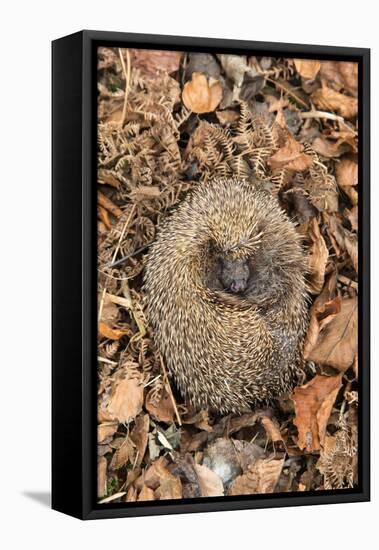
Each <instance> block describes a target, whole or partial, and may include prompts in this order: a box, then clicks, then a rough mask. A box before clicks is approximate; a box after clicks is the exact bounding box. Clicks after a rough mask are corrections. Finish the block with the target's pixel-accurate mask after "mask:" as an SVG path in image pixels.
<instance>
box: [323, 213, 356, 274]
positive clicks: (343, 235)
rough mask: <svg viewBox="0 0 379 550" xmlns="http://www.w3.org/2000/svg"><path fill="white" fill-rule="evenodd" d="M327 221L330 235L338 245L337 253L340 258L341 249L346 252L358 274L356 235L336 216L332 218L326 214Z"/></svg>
mask: <svg viewBox="0 0 379 550" xmlns="http://www.w3.org/2000/svg"><path fill="white" fill-rule="evenodd" d="M324 217H325V220H326V221H327V224H328V231H329V235H330V237H331V239H332V242H333V245H335V243H337V245H338V246H337V247H335V248H336V253H337V255H338V256H339V255H340V250H339V249H338V247H340V248H341V249H342V250H345V251H346V252H347V253H348V255H349V256H350V258H351V261H352V262H353V266H354V269H355V271H356V272H357V273H358V238H357V235H356V234H355V233H351V232H350V231H349V230H348V229H345V227H343V226H342V223H340V222H339V219H338V218H337V217H336V216H330V215H328V214H324Z"/></svg>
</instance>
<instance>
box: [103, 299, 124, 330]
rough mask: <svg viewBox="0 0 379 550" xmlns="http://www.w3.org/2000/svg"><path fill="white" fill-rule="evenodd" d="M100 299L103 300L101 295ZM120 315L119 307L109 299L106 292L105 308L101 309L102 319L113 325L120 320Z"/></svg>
mask: <svg viewBox="0 0 379 550" xmlns="http://www.w3.org/2000/svg"><path fill="white" fill-rule="evenodd" d="M99 300H101V296H99ZM119 316H120V312H119V309H118V307H117V306H116V305H115V304H113V303H112V301H111V300H110V299H109V295H108V294H105V295H104V302H103V309H102V311H101V321H102V322H103V323H104V324H105V325H108V326H111V325H113V324H114V323H115V322H116V321H117V320H118V318H119ZM107 328H108V327H107ZM105 330H106V329H105Z"/></svg>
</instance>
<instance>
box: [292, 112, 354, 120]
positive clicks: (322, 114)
mask: <svg viewBox="0 0 379 550" xmlns="http://www.w3.org/2000/svg"><path fill="white" fill-rule="evenodd" d="M299 115H300V118H325V119H327V120H336V121H337V122H345V121H344V119H343V117H342V116H339V115H335V114H334V113H328V112H326V111H306V112H301V113H299Z"/></svg>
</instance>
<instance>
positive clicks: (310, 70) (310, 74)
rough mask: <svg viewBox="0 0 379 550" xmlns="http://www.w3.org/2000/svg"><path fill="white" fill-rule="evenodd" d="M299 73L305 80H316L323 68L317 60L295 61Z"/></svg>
mask: <svg viewBox="0 0 379 550" xmlns="http://www.w3.org/2000/svg"><path fill="white" fill-rule="evenodd" d="M293 61H294V64H295V67H296V70H297V72H298V73H299V75H300V76H301V77H303V78H304V79H305V80H314V79H315V78H316V76H317V75H318V72H319V70H320V68H321V63H320V61H318V60H317V59H294V60H293Z"/></svg>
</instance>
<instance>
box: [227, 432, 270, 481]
mask: <svg viewBox="0 0 379 550" xmlns="http://www.w3.org/2000/svg"><path fill="white" fill-rule="evenodd" d="M232 442H233V445H234V447H235V449H236V451H237V454H238V462H239V464H240V466H241V468H242V472H243V473H246V472H247V471H248V469H249V468H250V466H251V465H252V464H253V463H254V462H255V461H256V460H257V459H258V458H262V457H263V456H264V454H265V451H264V449H262V447H259V445H256V444H255V443H251V442H250V441H244V440H243V439H242V440H241V439H232ZM237 473H239V472H237Z"/></svg>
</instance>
